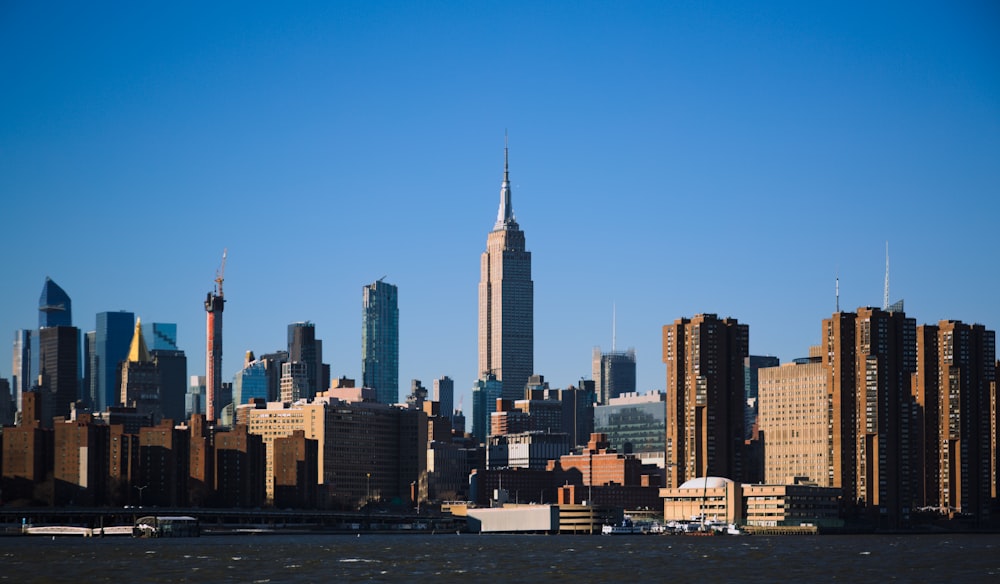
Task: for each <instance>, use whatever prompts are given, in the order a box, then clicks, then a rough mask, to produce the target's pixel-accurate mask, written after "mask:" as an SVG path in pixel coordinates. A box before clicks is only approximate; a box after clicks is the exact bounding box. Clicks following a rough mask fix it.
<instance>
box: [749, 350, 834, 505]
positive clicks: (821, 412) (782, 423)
mask: <svg viewBox="0 0 1000 584" xmlns="http://www.w3.org/2000/svg"><path fill="white" fill-rule="evenodd" d="M758 378H759V392H758V398H759V404H760V409H759V427H760V431H761V432H762V433H763V435H764V482H766V483H768V484H780V483H781V482H782V481H783V480H785V478H786V477H790V476H797V477H806V478H807V479H808V480H810V481H812V482H813V483H814V484H816V485H819V486H824V487H829V486H832V482H833V480H832V477H831V476H830V458H829V456H830V448H829V438H830V429H829V428H830V412H829V402H828V401H827V386H826V383H827V374H826V368H825V367H823V363H821V362H819V361H813V362H808V363H786V364H784V365H781V366H777V367H762V368H760V369H759V370H758Z"/></svg>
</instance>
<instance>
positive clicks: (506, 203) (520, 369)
mask: <svg viewBox="0 0 1000 584" xmlns="http://www.w3.org/2000/svg"><path fill="white" fill-rule="evenodd" d="M503 153H504V154H503V159H504V160H503V183H502V184H501V186H500V209H499V210H498V211H497V222H496V224H495V225H494V226H493V231H491V232H490V234H489V235H488V236H487V238H486V251H485V252H483V255H482V257H481V259H480V279H479V374H480V375H481V376H484V377H485V376H486V375H487V374H492V375H495V376H496V378H497V379H498V380H499V381H500V382H501V383H502V384H503V397H504V399H522V398H523V397H524V390H525V384H526V383H527V382H528V377H529V376H531V374H532V373H533V372H534V371H533V370H534V368H535V364H534V358H535V357H534V354H535V341H534V335H535V324H534V283H533V282H532V281H531V252H529V251H525V244H524V232H523V231H521V228H520V227H519V226H518V224H517V221H515V220H514V208H513V206H512V205H511V198H510V179H509V176H508V165H507V146H506V144H504V149H503Z"/></svg>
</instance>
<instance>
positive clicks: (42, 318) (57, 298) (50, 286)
mask: <svg viewBox="0 0 1000 584" xmlns="http://www.w3.org/2000/svg"><path fill="white" fill-rule="evenodd" d="M47 326H73V303H72V302H70V299H69V295H68V294H66V291H65V290H63V289H62V288H60V287H59V284H56V283H55V282H53V281H52V278H45V284H44V285H43V286H42V295H41V297H39V299H38V328H42V327H47Z"/></svg>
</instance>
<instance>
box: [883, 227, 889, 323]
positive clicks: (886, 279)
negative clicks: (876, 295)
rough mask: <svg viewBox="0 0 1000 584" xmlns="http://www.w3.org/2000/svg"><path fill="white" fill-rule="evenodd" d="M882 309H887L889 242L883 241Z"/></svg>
mask: <svg viewBox="0 0 1000 584" xmlns="http://www.w3.org/2000/svg"><path fill="white" fill-rule="evenodd" d="M882 310H889V242H888V241H886V242H885V292H884V293H883V297H882Z"/></svg>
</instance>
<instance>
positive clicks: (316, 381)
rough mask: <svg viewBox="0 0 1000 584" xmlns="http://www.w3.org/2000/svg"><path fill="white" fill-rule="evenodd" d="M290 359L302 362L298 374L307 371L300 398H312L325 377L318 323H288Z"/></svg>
mask: <svg viewBox="0 0 1000 584" xmlns="http://www.w3.org/2000/svg"><path fill="white" fill-rule="evenodd" d="M288 360H289V361H290V362H292V363H302V367H303V368H296V371H297V374H300V373H302V372H304V373H305V379H306V385H305V386H304V387H300V388H299V389H300V390H301V392H302V394H301V395H300V396H299V398H311V397H313V396H315V395H316V392H317V391H324V390H325V389H327V388H326V387H321V386H322V382H321V379H322V377H323V342H322V341H320V340H318V339H316V325H314V324H313V323H311V322H308V321H306V322H293V323H292V324H290V325H288Z"/></svg>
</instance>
